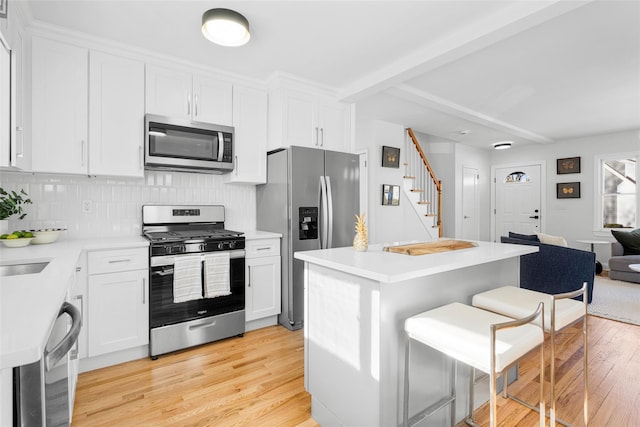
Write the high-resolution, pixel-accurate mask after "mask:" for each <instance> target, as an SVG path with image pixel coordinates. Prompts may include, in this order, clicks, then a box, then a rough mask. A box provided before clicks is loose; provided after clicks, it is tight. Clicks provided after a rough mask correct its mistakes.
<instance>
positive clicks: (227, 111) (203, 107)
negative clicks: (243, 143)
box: [192, 76, 233, 126]
mask: <svg viewBox="0 0 640 427" xmlns="http://www.w3.org/2000/svg"><path fill="white" fill-rule="evenodd" d="M232 97H233V86H232V84H231V83H230V82H227V81H224V80H218V79H212V78H208V77H204V76H194V77H193V108H192V111H193V120H194V121H197V122H205V123H214V124H217V125H226V126H232V122H233V120H232V118H233V115H232V113H233V112H232V105H233V104H232Z"/></svg>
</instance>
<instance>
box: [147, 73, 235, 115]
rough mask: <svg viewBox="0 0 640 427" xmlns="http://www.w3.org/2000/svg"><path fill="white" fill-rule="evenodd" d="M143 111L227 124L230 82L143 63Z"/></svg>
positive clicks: (229, 104) (229, 108)
mask: <svg viewBox="0 0 640 427" xmlns="http://www.w3.org/2000/svg"><path fill="white" fill-rule="evenodd" d="M146 70H147V71H146V112H147V113H150V114H158V115H160V116H168V117H172V118H181V119H184V120H193V121H198V122H206V123H214V124H219V125H228V126H231V123H232V119H233V117H232V96H233V85H232V84H231V82H228V81H225V80H220V79H214V78H210V77H206V76H200V75H197V76H192V75H191V74H190V73H188V72H184V71H180V70H174V69H171V68H164V67H158V66H155V65H147V67H146Z"/></svg>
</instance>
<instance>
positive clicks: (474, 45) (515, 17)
mask: <svg viewBox="0 0 640 427" xmlns="http://www.w3.org/2000/svg"><path fill="white" fill-rule="evenodd" d="M591 1H593V0H575V1H564V0H551V1H517V2H509V3H508V4H509V6H508V7H507V8H505V9H503V10H502V11H500V13H496V14H494V15H492V16H491V17H489V18H486V19H483V20H480V21H479V22H478V23H476V24H473V25H469V26H467V27H465V28H464V29H463V30H461V31H458V32H456V33H455V34H452V35H451V36H450V37H447V38H445V39H443V40H440V41H437V42H435V43H431V44H429V45H427V46H426V47H425V48H423V49H420V50H418V51H415V52H413V53H412V54H409V55H406V56H403V57H401V58H399V59H397V60H395V61H391V62H389V63H388V64H387V65H386V66H385V67H383V68H381V69H378V70H375V71H373V72H371V73H369V74H368V75H366V76H364V77H363V78H360V79H358V81H357V82H356V83H354V84H352V85H351V86H349V87H346V88H343V89H342V90H341V91H340V98H341V99H342V100H343V101H345V102H356V101H358V100H360V99H363V98H365V97H367V96H371V95H374V94H376V93H379V92H382V91H385V90H386V89H388V88H390V87H392V86H395V85H398V84H401V83H403V82H405V81H407V80H410V79H412V78H414V77H417V76H419V75H421V74H424V73H426V72H428V71H431V70H434V69H436V68H438V67H441V66H443V65H445V64H447V63H449V62H452V61H455V60H456V59H459V58H462V57H464V56H466V55H469V54H471V53H473V52H476V51H478V50H481V49H483V48H485V47H487V46H490V45H492V44H494V43H497V42H499V41H501V40H505V39H507V38H509V37H512V36H514V35H516V34H518V33H520V32H523V31H526V30H528V29H529V28H532V27H535V26H537V25H540V24H542V23H544V22H546V21H549V20H551V19H553V18H555V17H558V16H560V15H562V14H564V13H567V12H570V11H572V10H574V9H576V8H578V7H581V6H583V5H585V4H587V3H589V2H591Z"/></svg>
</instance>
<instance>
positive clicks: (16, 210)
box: [0, 187, 31, 233]
mask: <svg viewBox="0 0 640 427" xmlns="http://www.w3.org/2000/svg"><path fill="white" fill-rule="evenodd" d="M22 196H25V197H22ZM27 196H28V195H27V193H25V191H24V190H20V193H16V192H15V191H6V190H5V189H4V188H2V187H0V233H6V232H7V230H8V228H9V221H8V218H9V217H10V216H11V215H20V216H19V218H20V219H23V218H24V217H25V216H26V215H27V214H26V213H25V212H23V211H22V206H23V205H26V204H30V203H31V199H29V198H26V197H27Z"/></svg>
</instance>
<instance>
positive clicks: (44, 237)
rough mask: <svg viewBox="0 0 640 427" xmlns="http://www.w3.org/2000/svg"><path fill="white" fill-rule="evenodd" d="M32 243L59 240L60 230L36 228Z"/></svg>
mask: <svg viewBox="0 0 640 427" xmlns="http://www.w3.org/2000/svg"><path fill="white" fill-rule="evenodd" d="M32 233H33V236H34V237H33V241H32V242H31V244H32V245H44V244H47V243H53V242H55V241H56V240H58V236H59V235H60V230H34V231H32Z"/></svg>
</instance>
